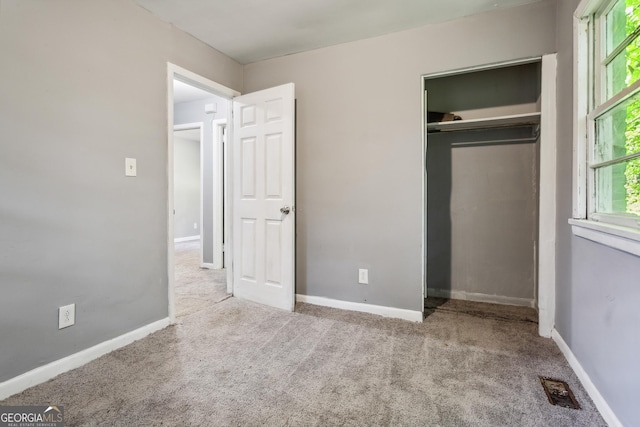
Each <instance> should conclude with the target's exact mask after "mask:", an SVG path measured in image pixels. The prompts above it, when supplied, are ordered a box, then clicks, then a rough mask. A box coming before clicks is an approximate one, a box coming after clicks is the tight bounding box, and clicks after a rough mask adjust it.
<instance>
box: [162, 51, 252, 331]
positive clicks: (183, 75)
mask: <svg viewBox="0 0 640 427" xmlns="http://www.w3.org/2000/svg"><path fill="white" fill-rule="evenodd" d="M174 79H176V80H180V81H182V82H185V83H188V84H190V85H193V86H195V87H198V88H200V89H203V90H206V91H209V92H212V93H214V94H216V95H218V96H220V97H222V98H225V99H227V100H228V102H229V109H228V111H231V98H233V97H235V96H238V95H240V92H238V91H235V90H233V89H231V88H228V87H226V86H223V85H221V84H220V83H216V82H214V81H212V80H209V79H207V78H205V77H202V76H201V75H199V74H196V73H194V72H192V71H189V70H187V69H185V68H182V67H180V66H178V65H175V64H172V63H171V62H167V212H166V214H167V282H168V289H167V291H168V299H169V307H168V312H169V321H170V322H171V323H175V321H176V312H175V271H174V270H175V269H174V264H175V259H174V258H175V257H174V249H173V247H174V243H173V207H174V200H173V191H174V188H173V120H174V115H173V80H174ZM228 151H229V152H230V151H231V150H228ZM227 164H228V165H232V162H231V161H229V160H228V159H227ZM226 174H227V178H229V179H226V180H225V182H227V183H229V181H230V180H231V177H232V174H231V173H230V169H229V170H227V171H226ZM230 189H231V187H229V190H230ZM231 196H232V195H231V194H229V203H225V208H224V210H225V213H224V216H225V221H226V222H227V223H230V220H231V215H230V211H231V209H233V206H232V203H231V199H232V197H231ZM226 236H227V247H228V248H230V247H231V245H232V243H233V236H232V235H231V234H230V233H229V234H227V235H226ZM229 250H230V249H229ZM232 281H233V263H231V262H230V263H229V265H227V283H232Z"/></svg>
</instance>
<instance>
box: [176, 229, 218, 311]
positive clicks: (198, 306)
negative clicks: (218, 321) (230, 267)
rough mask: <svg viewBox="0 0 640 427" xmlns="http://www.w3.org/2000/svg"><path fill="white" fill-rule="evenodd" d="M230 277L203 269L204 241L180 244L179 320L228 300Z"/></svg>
mask: <svg viewBox="0 0 640 427" xmlns="http://www.w3.org/2000/svg"><path fill="white" fill-rule="evenodd" d="M226 275H227V271H226V270H224V269H222V270H211V269H206V268H200V241H193V242H182V243H176V245H175V296H176V316H177V317H184V316H187V315H189V314H192V313H195V312H198V311H200V310H204V309H206V308H207V307H209V306H211V305H212V304H215V303H217V302H220V301H222V300H223V299H225V298H227V297H228V295H227V279H226Z"/></svg>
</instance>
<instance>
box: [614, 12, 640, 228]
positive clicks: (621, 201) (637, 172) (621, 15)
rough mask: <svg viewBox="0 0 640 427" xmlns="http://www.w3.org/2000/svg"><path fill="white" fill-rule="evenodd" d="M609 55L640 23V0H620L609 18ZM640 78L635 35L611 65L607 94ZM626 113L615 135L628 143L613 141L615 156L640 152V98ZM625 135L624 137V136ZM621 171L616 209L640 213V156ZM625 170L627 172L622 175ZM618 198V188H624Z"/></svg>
mask: <svg viewBox="0 0 640 427" xmlns="http://www.w3.org/2000/svg"><path fill="white" fill-rule="evenodd" d="M606 26H607V29H606V33H607V37H606V45H607V46H606V55H609V54H611V53H612V52H613V51H614V50H615V48H616V47H617V46H619V45H620V44H621V43H622V42H623V41H624V40H625V39H627V38H628V37H629V36H631V35H633V34H634V33H636V32H637V30H638V27H639V26H640V0H626V1H625V0H619V1H618V2H617V3H616V5H615V6H614V7H613V9H612V10H611V11H610V12H609V13H608V14H607V17H606ZM638 80H640V37H637V38H635V39H634V40H633V41H631V43H629V44H628V46H626V47H625V48H624V49H623V50H622V51H621V52H620V53H619V54H618V55H617V56H616V57H615V58H614V59H613V60H612V61H611V62H610V63H609V64H608V65H607V86H608V87H607V96H608V97H611V96H613V95H615V94H616V93H618V92H620V90H622V89H624V88H626V87H628V86H630V85H631V84H633V83H635V82H636V81H638ZM621 113H623V114H622V116H619V118H618V117H614V122H616V123H615V124H614V125H613V126H614V129H613V135H614V139H616V134H618V135H619V136H620V137H622V138H620V139H621V140H623V141H624V144H620V145H618V146H617V147H616V145H617V144H615V141H614V143H613V147H612V150H613V151H614V152H612V153H611V154H612V158H616V157H622V156H626V155H630V154H635V153H638V152H640V97H637V96H636V97H634V98H633V101H632V102H630V103H629V104H628V105H627V107H626V111H624V110H622V111H621ZM623 135H624V136H623ZM614 169H615V170H618V171H619V172H620V174H616V173H615V172H614V174H615V175H618V176H617V177H615V176H614V177H613V193H614V194H613V198H614V200H613V205H614V206H613V211H614V212H626V213H631V214H636V215H640V158H635V159H631V160H628V161H626V162H624V163H621V164H620V167H615V168H614ZM622 172H624V174H623V175H622ZM622 188H624V193H623V194H620V196H621V197H616V194H615V193H616V190H622Z"/></svg>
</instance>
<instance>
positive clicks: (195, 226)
mask: <svg viewBox="0 0 640 427" xmlns="http://www.w3.org/2000/svg"><path fill="white" fill-rule="evenodd" d="M193 229H194V230H197V229H198V223H197V222H194V223H193Z"/></svg>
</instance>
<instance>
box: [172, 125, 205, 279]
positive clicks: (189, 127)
mask: <svg viewBox="0 0 640 427" xmlns="http://www.w3.org/2000/svg"><path fill="white" fill-rule="evenodd" d="M192 129H199V130H200V141H199V144H200V209H199V210H200V219H199V220H198V221H199V228H200V267H204V247H203V245H202V243H203V242H204V239H203V237H204V235H203V229H204V227H203V226H202V219H203V218H204V182H203V181H204V171H203V166H204V149H203V148H204V123H202V122H194V123H184V124H181V125H174V126H173V131H174V132H175V131H181V130H192ZM173 154H174V153H173V151H172V152H171V154H170V156H171V159H173ZM172 161H173V160H172ZM174 173H175V172H174ZM174 191H175V188H174ZM172 214H173V211H172ZM190 240H193V239H190ZM173 241H174V243H175V242H176V239H175V238H174V239H173ZM183 241H184V239H183Z"/></svg>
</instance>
